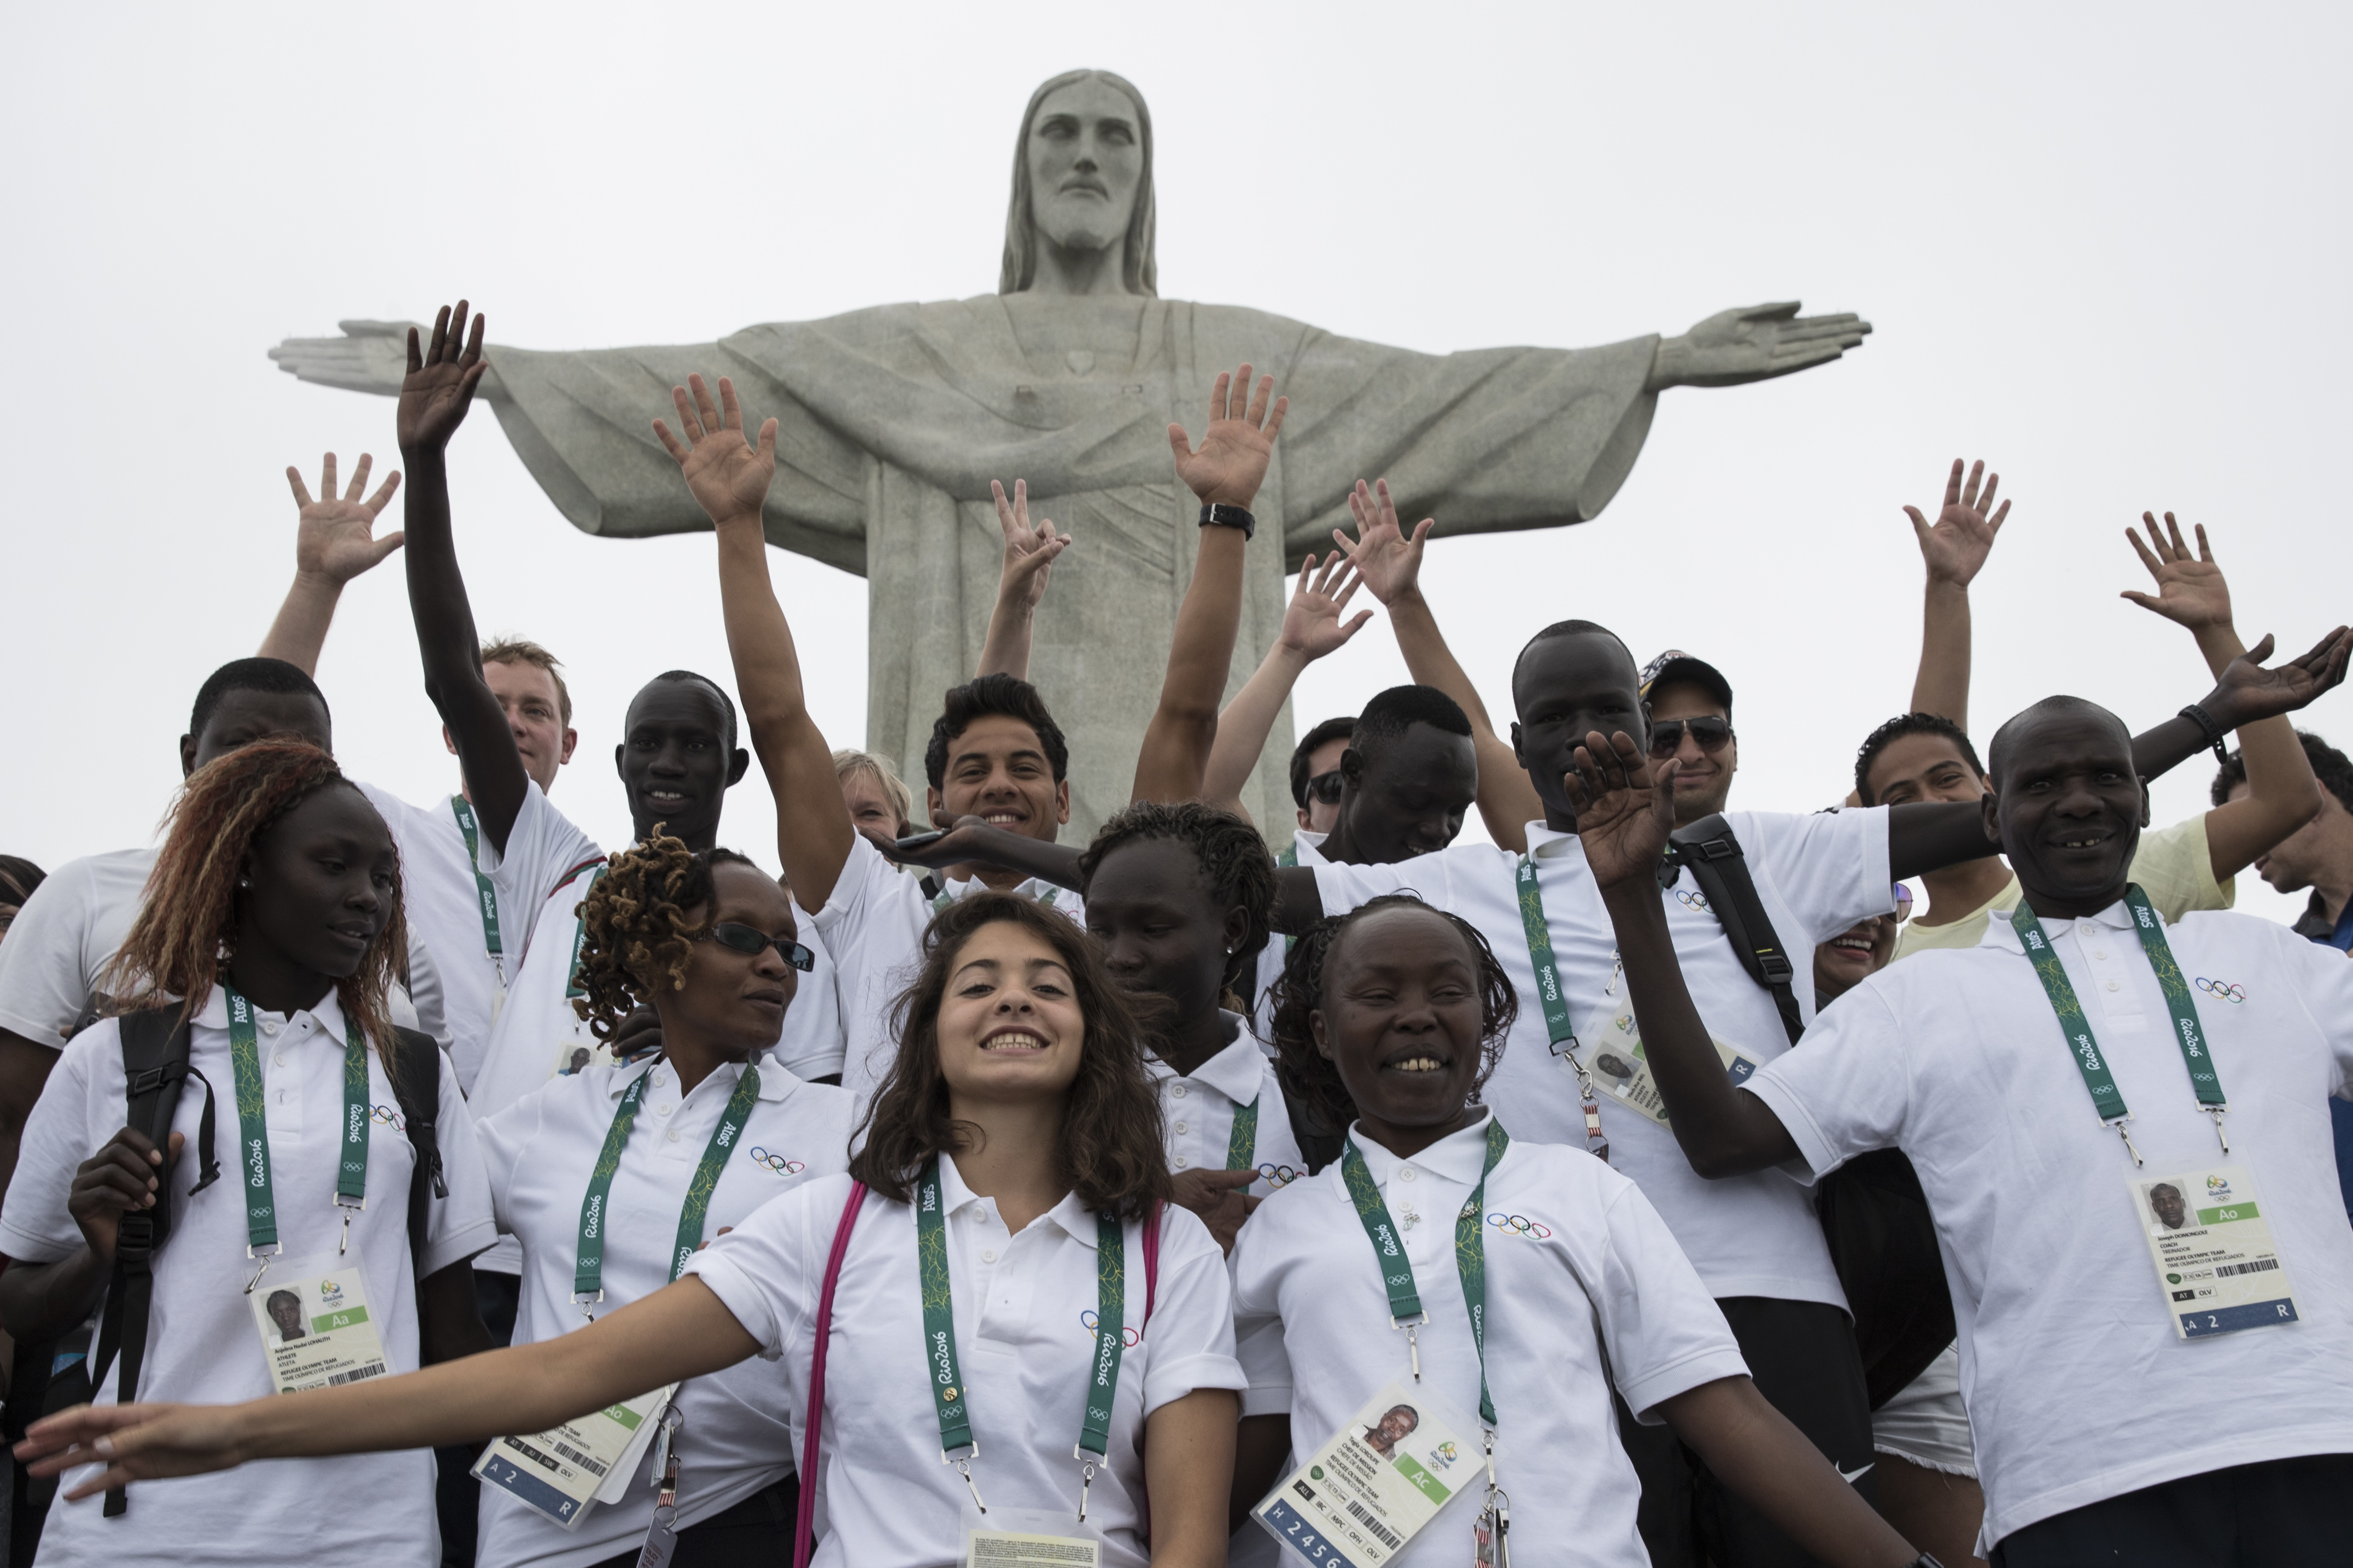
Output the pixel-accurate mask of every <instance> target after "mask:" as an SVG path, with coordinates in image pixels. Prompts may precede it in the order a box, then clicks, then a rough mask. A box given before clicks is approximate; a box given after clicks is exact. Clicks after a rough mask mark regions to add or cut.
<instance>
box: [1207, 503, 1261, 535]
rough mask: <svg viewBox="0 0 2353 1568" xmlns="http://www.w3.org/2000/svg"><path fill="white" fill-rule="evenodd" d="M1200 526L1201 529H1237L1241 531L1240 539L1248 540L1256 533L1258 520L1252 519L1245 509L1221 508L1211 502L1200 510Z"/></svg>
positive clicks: (1221, 506) (1236, 507)
mask: <svg viewBox="0 0 2353 1568" xmlns="http://www.w3.org/2000/svg"><path fill="white" fill-rule="evenodd" d="M1201 526H1202V527H1203V528H1209V527H1217V528H1239V529H1240V530H1241V531H1242V537H1243V538H1244V539H1249V538H1250V537H1252V536H1253V535H1255V534H1256V533H1257V532H1258V519H1256V518H1254V517H1252V516H1251V515H1250V512H1249V511H1248V510H1246V509H1245V508H1242V507H1238V506H1223V505H1220V504H1219V503H1218V502H1215V501H1212V502H1210V503H1209V504H1208V505H1207V506H1205V507H1203V508H1202V509H1201Z"/></svg>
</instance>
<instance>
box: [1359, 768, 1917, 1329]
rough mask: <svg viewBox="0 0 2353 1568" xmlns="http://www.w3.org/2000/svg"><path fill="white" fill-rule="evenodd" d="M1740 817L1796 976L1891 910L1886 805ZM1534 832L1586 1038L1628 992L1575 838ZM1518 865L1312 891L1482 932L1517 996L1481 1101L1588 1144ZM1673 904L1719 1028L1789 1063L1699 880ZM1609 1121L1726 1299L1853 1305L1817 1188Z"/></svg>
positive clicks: (1447, 865)
mask: <svg viewBox="0 0 2353 1568" xmlns="http://www.w3.org/2000/svg"><path fill="white" fill-rule="evenodd" d="M1728 816H1729V819H1730V822H1731V825H1732V828H1733V831H1734V833H1735V834H1736V836H1737V837H1739V839H1740V844H1741V847H1742V849H1743V851H1744V852H1745V853H1746V857H1747V860H1748V867H1749V870H1750V873H1751V875H1752V876H1753V877H1754V879H1755V880H1756V884H1757V897H1758V898H1759V899H1760V900H1763V902H1764V905H1765V910H1766V913H1767V915H1768V916H1769V917H1770V918H1771V920H1772V921H1773V928H1774V930H1775V931H1778V932H1779V933H1780V937H1781V941H1782V943H1783V944H1784V945H1785V946H1786V947H1788V950H1789V960H1790V962H1791V963H1794V964H1795V965H1796V966H1797V972H1798V973H1799V974H1800V975H1806V974H1810V973H1813V970H1812V967H1811V966H1812V963H1813V950H1814V948H1815V946H1816V945H1817V944H1819V943H1820V942H1828V941H1829V940H1830V939H1831V938H1832V937H1834V936H1836V935H1838V933H1839V932H1841V931H1844V930H1846V929H1847V927H1849V926H1851V925H1852V924H1854V923H1855V921H1859V920H1862V919H1863V918H1865V917H1866V916H1869V915H1873V914H1880V913H1883V912H1885V911H1886V910H1889V909H1892V908H1893V907H1894V899H1893V888H1894V884H1893V883H1892V882H1891V881H1890V879H1889V878H1888V869H1887V868H1888V862H1887V813H1886V811H1885V810H1884V809H1883V808H1882V809H1871V810H1859V811H1840V812H1822V813H1815V814H1812V815H1810V816H1786V815H1781V814H1778V813H1765V812H1750V811H1736V812H1732V813H1730V814H1728ZM1527 835H1528V837H1527V842H1528V845H1529V847H1531V848H1532V849H1533V850H1534V851H1535V861H1536V885H1537V887H1538V889H1540V891H1541V892H1542V894H1543V898H1544V909H1545V918H1546V921H1547V922H1548V924H1549V926H1550V931H1551V937H1552V949H1553V958H1554V962H1555V963H1556V965H1557V966H1558V969H1559V973H1560V979H1561V984H1562V985H1563V986H1564V988H1565V989H1566V992H1567V1000H1568V1016H1569V1024H1570V1026H1571V1027H1573V1028H1575V1029H1577V1031H1578V1032H1579V1036H1580V1037H1583V1035H1584V1034H1585V1032H1586V1031H1587V1028H1588V1021H1589V1019H1590V1017H1591V1016H1592V1015H1594V1014H1595V1013H1596V1012H1598V1011H1599V1009H1600V1008H1601V1007H1602V1006H1603V1005H1605V1003H1607V1004H1610V1005H1615V1004H1616V1003H1618V1002H1620V1001H1622V1000H1623V998H1624V997H1625V994H1626V982H1625V977H1624V976H1623V975H1621V974H1620V973H1617V963H1616V958H1617V952H1618V945H1617V937H1616V935H1615V933H1614V932H1613V931H1612V929H1611V927H1610V924H1609V910H1607V909H1605V908H1604V907H1603V905H1602V902H1601V893H1600V890H1599V889H1598V888H1597V887H1596V886H1595V885H1594V881H1593V877H1592V873H1591V872H1590V871H1588V869H1587V868H1586V864H1585V847H1584V846H1583V845H1582V844H1580V843H1579V842H1578V841H1577V837H1576V836H1575V835H1574V834H1567V833H1560V832H1556V831H1555V830H1554V829H1552V828H1549V827H1546V826H1545V825H1544V824H1543V823H1542V822H1532V823H1530V824H1528V828H1527ZM1517 865H1518V861H1517V858H1515V857H1514V856H1511V855H1507V854H1504V853H1503V852H1501V851H1498V850H1497V849H1495V848H1494V847H1493V846H1490V845H1483V844H1479V845H1470V844H1456V845H1453V846H1451V847H1448V848H1445V849H1441V850H1440V851H1439V852H1438V853H1436V854H1434V855H1425V856H1422V857H1421V858H1419V859H1414V860H1406V861H1401V862H1399V863H1398V864H1397V865H1393V866H1343V865H1335V864H1325V865H1323V866H1319V867H1317V868H1316V870H1315V883H1316V889H1317V890H1318V891H1319V892H1320V893H1321V894H1322V895H1323V900H1324V911H1325V912H1326V913H1337V912H1338V911H1340V910H1347V909H1352V908H1354V907H1355V906H1356V905H1358V904H1361V903H1364V902H1366V900H1370V899H1372V898H1374V897H1376V896H1377V895H1378V894H1381V893H1393V892H1410V893H1417V894H1419V895H1420V896H1421V897H1422V898H1423V899H1425V900H1429V901H1430V903H1432V904H1435V905H1437V906H1438V907H1440V909H1445V910H1451V911H1452V912H1453V913H1455V914H1458V915H1460V916H1461V917H1462V918H1463V919H1464V920H1467V921H1470V922H1471V923H1472V925H1474V926H1476V927H1478V928H1479V930H1480V931H1481V933H1482V934H1483V935H1484V936H1485V937H1486V939H1487V942H1488V945H1489V946H1491V947H1493V949H1494V951H1495V957H1496V959H1497V960H1498V961H1499V962H1500V963H1502V964H1503V966H1504V973H1505V974H1507V975H1509V976H1510V977H1511V981H1512V986H1513V989H1514V991H1516V992H1517V993H1518V994H1519V999H1520V1016H1519V1021H1518V1022H1517V1023H1516V1024H1514V1026H1513V1027H1512V1033H1511V1037H1510V1038H1509V1040H1507V1041H1506V1042H1505V1044H1504V1055H1503V1059H1502V1061H1501V1062H1499V1063H1498V1064H1497V1065H1496V1068H1495V1073H1494V1076H1493V1078H1492V1079H1489V1080H1488V1083H1487V1087H1486V1089H1485V1091H1484V1093H1483V1094H1482V1099H1483V1100H1485V1101H1486V1102H1487V1103H1488V1104H1490V1105H1495V1106H1502V1107H1505V1108H1508V1109H1509V1110H1511V1112H1512V1116H1511V1121H1512V1124H1513V1125H1514V1126H1515V1127H1518V1128H1522V1129H1525V1135H1526V1136H1527V1137H1529V1138H1531V1139H1535V1140H1538V1141H1543V1142H1557V1143H1565V1144H1572V1145H1575V1146H1576V1147H1577V1148H1580V1149H1581V1148H1583V1147H1584V1143H1585V1118H1584V1113H1583V1111H1582V1110H1580V1108H1579V1106H1580V1101H1579V1100H1578V1095H1577V1078H1576V1075H1575V1074H1574V1073H1573V1072H1571V1071H1570V1070H1569V1068H1568V1065H1567V1059H1566V1058H1565V1057H1562V1056H1556V1055H1554V1054H1553V1050H1552V1046H1551V1041H1550V1039H1549V1037H1547V1036H1546V1030H1545V1016H1544V1009H1543V1007H1542V1005H1540V1004H1539V1002H1538V1000H1537V995H1536V988H1535V965H1534V963H1533V961H1532V960H1531V959H1530V958H1529V956H1528V938H1527V928H1526V927H1525V925H1524V924H1523V923H1522V922H1521V920H1520V905H1519V895H1518V891H1517V889H1516V888H1515V887H1514V882H1513V876H1514V869H1515V868H1516V867H1517ZM1661 897H1662V900H1664V901H1665V904H1666V910H1667V924H1668V926H1669V927H1670V929H1671V930H1672V933H1673V936H1674V943H1675V956H1676V957H1677V958H1678V959H1679V960H1680V961H1681V962H1682V964H1683V979H1684V982H1685V983H1686V984H1688V985H1689V986H1690V987H1691V994H1692V1000H1693V1001H1694V1003H1695V1004H1696V1005H1698V1008H1699V1013H1700V1016H1701V1018H1702V1019H1703V1020H1704V1021H1705V1023H1706V1025H1707V1027H1708V1029H1709V1032H1710V1033H1712V1034H1714V1035H1715V1037H1718V1038H1720V1039H1722V1040H1724V1041H1725V1042H1726V1043H1727V1044H1729V1045H1731V1046H1733V1047H1736V1048H1737V1049H1738V1050H1739V1051H1741V1052H1742V1053H1743V1054H1744V1055H1746V1056H1747V1057H1749V1058H1752V1059H1753V1060H1756V1061H1757V1062H1759V1063H1763V1062H1768V1061H1771V1060H1773V1059H1774V1058H1778V1057H1780V1056H1782V1055H1784V1054H1786V1053H1787V1052H1788V1048H1789V1037H1788V1034H1787V1033H1786V1032H1784V1031H1783V1029H1782V1027H1781V1016H1780V1014H1779V1013H1778V1012H1777V1011H1776V1010H1775V1008H1774V1005H1773V998H1772V995H1771V994H1770V993H1768V992H1767V991H1766V990H1765V988H1764V987H1763V986H1761V985H1758V984H1757V983H1756V982H1755V981H1753V980H1751V979H1749V978H1748V973H1747V972H1746V970H1744V969H1742V968H1741V967H1740V960H1739V958H1738V956H1737V955H1736V954H1735V953H1734V952H1733V950H1732V944H1731V943H1730V942H1727V941H1725V935H1724V926H1723V924H1722V922H1721V921H1718V920H1717V919H1716V917H1715V912H1714V911H1713V910H1710V909H1709V908H1708V907H1707V902H1706V900H1704V898H1702V897H1701V896H1700V894H1699V890H1698V889H1697V888H1696V887H1694V885H1693V879H1692V877H1691V875H1690V873H1688V872H1686V873H1684V875H1683V878H1682V879H1681V880H1680V881H1678V882H1677V883H1676V884H1675V886H1674V887H1672V888H1671V889H1666V890H1665V891H1663V892H1662V894H1661ZM1613 986H1614V990H1613V989H1612V987H1613ZM1798 992H1799V1006H1800V1007H1801V1008H1802V1009H1803V1010H1804V1011H1806V1012H1807V1013H1808V1014H1810V1013H1811V1011H1812V1006H1813V996H1812V987H1811V986H1810V985H1800V986H1799V987H1798ZM1601 1125H1602V1131H1603V1132H1604V1133H1605V1134H1606V1135H1607V1136H1608V1138H1609V1161H1610V1163H1611V1164H1612V1165H1613V1166H1615V1167H1616V1168H1617V1170H1618V1171H1619V1173H1620V1174H1622V1175H1625V1176H1627V1177H1630V1178H1631V1179H1632V1180H1633V1182H1634V1183H1635V1184H1637V1185H1639V1186H1640V1187H1641V1189H1642V1193H1643V1195H1644V1196H1646V1197H1648V1198H1649V1199H1650V1200H1651V1203H1652V1204H1653V1205H1656V1206H1657V1208H1658V1211H1659V1213H1660V1215H1662V1216H1663V1217H1664V1218H1665V1220H1666V1222H1667V1226H1668V1228H1669V1229H1671V1230H1672V1231H1673V1232H1674V1236H1675V1240H1676V1241H1677V1242H1679V1243H1680V1244H1681V1245H1682V1247H1683V1251H1684V1252H1685V1253H1686V1254H1687V1255H1689V1257H1690V1258H1691V1261H1692V1264H1693V1266H1694V1268H1697V1269H1698V1270H1699V1277H1700V1278H1701V1279H1704V1280H1705V1281H1706V1282H1707V1288H1708V1289H1709V1290H1710V1291H1711V1292H1712V1293H1713V1294H1715V1295H1716V1296H1718V1297H1728V1296H1769V1297H1774V1298H1777V1299H1779V1300H1791V1301H1823V1302H1827V1303H1829V1304H1830V1305H1831V1306H1835V1307H1841V1308H1843V1307H1844V1306H1845V1305H1846V1296H1845V1293H1844V1292H1843V1291H1841V1289H1839V1282H1838V1274H1837V1272H1836V1271H1835V1270H1834V1269H1832V1268H1831V1258H1830V1249H1829V1247H1827V1246H1826V1245H1825V1244H1824V1243H1823V1241H1822V1231H1821V1226H1820V1224H1819V1223H1818V1222H1817V1221H1816V1219H1815V1217H1814V1209H1813V1204H1812V1203H1811V1201H1810V1199H1809V1198H1808V1196H1807V1194H1804V1193H1801V1192H1798V1191H1795V1190H1793V1189H1792V1188H1791V1186H1790V1184H1788V1182H1785V1181H1782V1180H1779V1179H1778V1177H1776V1176H1774V1174H1773V1173H1771V1172H1766V1171H1760V1172H1757V1173H1755V1174H1753V1175H1747V1176H1734V1177H1729V1178H1726V1179H1725V1180H1722V1181H1709V1180H1707V1179H1705V1178H1704V1177H1702V1176H1701V1175H1699V1174H1698V1173H1695V1172H1694V1171H1693V1170H1692V1168H1691V1162H1690V1161H1688V1160H1686V1159H1685V1158H1683V1150H1682V1148H1681V1147H1679V1146H1678V1145H1677V1144H1676V1142H1675V1135H1674V1131H1673V1130H1672V1129H1671V1128H1668V1127H1664V1126H1662V1125H1661V1124H1660V1123H1658V1122H1656V1121H1651V1119H1650V1118H1649V1117H1647V1116H1644V1115H1642V1114H1641V1113H1640V1112H1638V1111H1634V1110H1627V1109H1622V1108H1620V1107H1619V1106H1617V1105H1614V1104H1612V1103H1610V1102H1609V1097H1608V1096H1606V1095H1605V1096H1604V1097H1603V1101H1602V1106H1601Z"/></svg>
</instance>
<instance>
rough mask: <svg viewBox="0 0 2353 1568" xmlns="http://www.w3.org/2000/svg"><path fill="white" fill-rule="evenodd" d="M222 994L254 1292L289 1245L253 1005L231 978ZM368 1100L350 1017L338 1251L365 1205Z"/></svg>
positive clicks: (362, 1051)
mask: <svg viewBox="0 0 2353 1568" xmlns="http://www.w3.org/2000/svg"><path fill="white" fill-rule="evenodd" d="M221 996H222V998H223V1000H224V1001H226V1002H227V1006H228V1059H229V1066H230V1068H231V1070H232V1071H233V1072H234V1073H235V1074H236V1077H237V1134H238V1141H239V1142H241V1143H242V1144H243V1145H244V1148H243V1150H242V1151H241V1152H242V1154H243V1156H244V1157H243V1159H242V1160H241V1161H240V1162H239V1163H241V1164H242V1165H243V1166H244V1167H245V1237H246V1247H245V1255H246V1256H247V1257H248V1258H259V1259H260V1260H261V1268H257V1269H255V1270H254V1271H253V1278H252V1279H249V1280H248V1281H247V1282H246V1287H245V1292H246V1294H247V1295H248V1296H250V1295H251V1294H253V1288H254V1286H256V1285H258V1284H259V1283H260V1282H261V1276H262V1274H263V1272H264V1271H266V1270H267V1269H268V1268H269V1259H270V1258H273V1257H275V1256H278V1255H279V1254H280V1253H282V1252H284V1251H285V1247H284V1246H283V1245H282V1244H281V1243H280V1241H279V1239H278V1194H277V1189H276V1188H275V1187H273V1186H272V1185H271V1184H270V1180H269V1117H268V1114H267V1112H266V1110H265V1109H264V1108H265V1105H266V1102H267V1100H268V1095H267V1093H266V1091H265V1090H264V1089H263V1087H262V1082H261V1045H260V1042H259V1039H258V1038H257V1037H256V1036H255V1033H254V1026H253V1004H252V1003H250V1002H248V1001H247V1000H246V999H245V998H244V997H243V996H241V995H239V994H237V988H236V987H235V986H233V985H231V984H228V983H227V981H223V982H221ZM368 1100H369V1091H368V1058H367V1046H366V1044H365V1043H364V1042H363V1041H362V1040H361V1038H360V1031H359V1026H357V1025H355V1024H353V1022H352V1021H351V1020H350V1019H348V1018H346V1019H345V1020H344V1021H343V1157H342V1159H341V1160H340V1161H339V1162H338V1163H337V1164H336V1166H335V1206H336V1207H338V1208H340V1209H342V1210H343V1239H342V1240H341V1241H340V1242H339V1243H338V1244H337V1246H336V1247H335V1250H336V1251H337V1252H338V1253H341V1252H343V1250H344V1249H345V1248H347V1247H350V1246H351V1239H352V1211H353V1209H364V1208H365V1207H367V1167H368V1109H369V1107H368Z"/></svg>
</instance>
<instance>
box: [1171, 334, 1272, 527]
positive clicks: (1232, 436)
mask: <svg viewBox="0 0 2353 1568" xmlns="http://www.w3.org/2000/svg"><path fill="white" fill-rule="evenodd" d="M1245 397H1247V398H1248V406H1247V407H1245V406H1244V399H1245ZM1269 400H1271V401H1272V404H1273V406H1272V407H1271V408H1270V407H1269V406H1268V403H1269ZM1290 408H1291V399H1289V398H1288V397H1276V396H1275V395H1274V377H1272V376H1271V375H1268V376H1261V377H1260V378H1259V383H1258V389H1257V391H1256V392H1254V393H1253V392H1252V391H1251V390H1250V366H1249V365H1244V366H1242V367H1241V369H1240V370H1238V371H1236V372H1235V373H1234V374H1231V375H1228V374H1225V373H1224V372H1223V371H1220V372H1219V373H1218V381H1217V384H1216V385H1215V386H1212V387H1211V388H1210V389H1209V427H1208V429H1207V430H1205V431H1203V432H1202V433H1201V446H1200V449H1199V450H1198V451H1196V450H1195V449H1194V448H1193V447H1192V445H1191V444H1190V443H1189V442H1188V441H1187V439H1186V437H1185V426H1182V425H1171V426H1168V447H1169V449H1170V450H1171V451H1173V452H1175V453H1176V477H1177V478H1179V479H1183V480H1184V481H1185V485H1186V488H1187V489H1190V490H1191V491H1192V492H1193V493H1194V494H1195V495H1197V496H1198V497H1200V498H1201V500H1202V503H1203V504H1204V505H1208V504H1218V505H1223V506H1238V507H1241V508H1243V509H1245V510H1247V509H1248V508H1249V506H1250V502H1251V501H1252V500H1255V499H1256V498H1257V495H1258V488H1259V486H1260V485H1261V484H1263V483H1265V482H1266V466H1267V464H1268V463H1269V462H1271V460H1272V459H1273V457H1274V438H1275V437H1276V436H1277V435H1278V434H1280V433H1281V432H1282V416H1283V415H1285V414H1286V413H1288V412H1289V411H1290Z"/></svg>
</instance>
